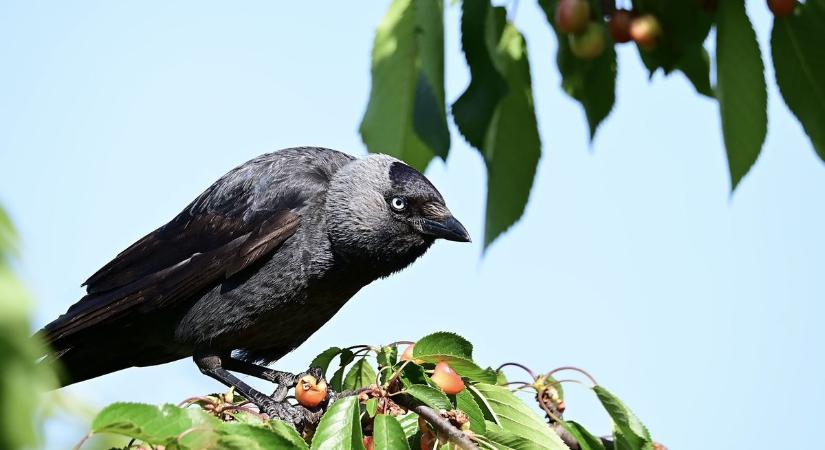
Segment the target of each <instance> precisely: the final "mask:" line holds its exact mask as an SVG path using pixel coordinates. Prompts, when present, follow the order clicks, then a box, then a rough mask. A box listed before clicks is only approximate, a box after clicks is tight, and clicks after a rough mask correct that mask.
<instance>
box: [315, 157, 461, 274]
mask: <svg viewBox="0 0 825 450" xmlns="http://www.w3.org/2000/svg"><path fill="white" fill-rule="evenodd" d="M326 212H327V218H328V221H329V222H328V226H329V230H330V239H331V241H332V243H333V245H334V246H335V250H336V251H338V252H340V253H343V254H346V255H349V256H355V257H362V256H363V257H366V258H365V259H366V260H367V261H368V262H374V263H383V264H386V265H388V269H389V270H390V271H395V270H400V269H401V268H403V267H405V266H406V265H407V264H409V263H411V262H412V261H413V260H415V259H416V258H417V257H419V256H421V255H422V254H423V253H424V252H425V251H426V250H427V248H428V247H429V246H430V245H432V243H433V242H434V241H435V240H436V239H447V240H451V241H459V242H469V241H470V235H469V234H468V233H467V230H466V229H464V226H463V225H461V223H460V222H459V221H458V220H456V219H455V217H453V215H452V214H451V213H450V210H449V209H447V206H446V204H445V202H444V198H443V197H442V196H441V193H439V192H438V190H437V189H436V188H435V186H433V185H432V183H430V181H429V180H428V179H427V178H426V177H424V175H422V174H421V173H420V172H418V171H417V170H415V169H413V168H412V167H410V166H408V165H406V164H404V163H403V162H401V161H399V160H397V159H395V158H393V157H390V156H387V155H370V156H368V157H366V158H361V159H357V160H354V161H353V162H351V163H349V164H347V165H346V166H344V167H342V168H341V169H340V170H338V171H337V172H336V173H335V175H333V177H332V180H331V181H330V187H329V191H328V193H327V199H326ZM395 266H398V267H395Z"/></svg>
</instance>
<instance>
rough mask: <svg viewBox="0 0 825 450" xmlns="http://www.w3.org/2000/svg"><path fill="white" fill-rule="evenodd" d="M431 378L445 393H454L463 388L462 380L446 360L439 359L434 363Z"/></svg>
mask: <svg viewBox="0 0 825 450" xmlns="http://www.w3.org/2000/svg"><path fill="white" fill-rule="evenodd" d="M431 379H432V380H433V382H434V383H435V384H436V386H438V387H439V388H441V390H442V391H444V393H445V394H447V395H456V394H458V393H459V392H461V391H463V390H464V380H462V379H461V377H460V376H458V374H457V373H455V370H453V368H452V367H450V365H449V364H447V361H441V362H440V363H438V364H436V365H435V371H434V372H433V376H432V377H431Z"/></svg>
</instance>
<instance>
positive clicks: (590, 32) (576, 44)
mask: <svg viewBox="0 0 825 450" xmlns="http://www.w3.org/2000/svg"><path fill="white" fill-rule="evenodd" d="M568 38H569V40H570V51H572V52H573V54H574V55H575V56H576V57H577V58H579V59H596V58H598V57H599V55H601V54H602V52H603V51H604V28H603V27H602V26H601V25H599V24H597V23H593V22H591V23H590V24H588V25H587V29H586V30H584V33H581V34H571V35H569V36H568Z"/></svg>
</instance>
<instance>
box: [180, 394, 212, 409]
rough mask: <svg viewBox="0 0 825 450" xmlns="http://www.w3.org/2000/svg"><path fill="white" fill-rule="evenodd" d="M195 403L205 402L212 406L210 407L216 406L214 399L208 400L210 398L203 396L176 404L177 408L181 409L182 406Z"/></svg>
mask: <svg viewBox="0 0 825 450" xmlns="http://www.w3.org/2000/svg"><path fill="white" fill-rule="evenodd" d="M197 402H206V403H209V404H212V405H215V404H217V401H216V400H215V399H214V398H210V397H207V396H204V395H198V396H195V397H189V398H187V399H185V400H183V401H182V402H180V403H178V408H181V407H183V406H189V405H193V404H195V403H197Z"/></svg>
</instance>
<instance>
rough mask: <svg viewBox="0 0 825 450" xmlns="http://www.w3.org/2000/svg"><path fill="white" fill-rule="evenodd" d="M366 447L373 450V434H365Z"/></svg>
mask: <svg viewBox="0 0 825 450" xmlns="http://www.w3.org/2000/svg"><path fill="white" fill-rule="evenodd" d="M364 447H365V448H366V449H367V450H373V442H372V436H364Z"/></svg>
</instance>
